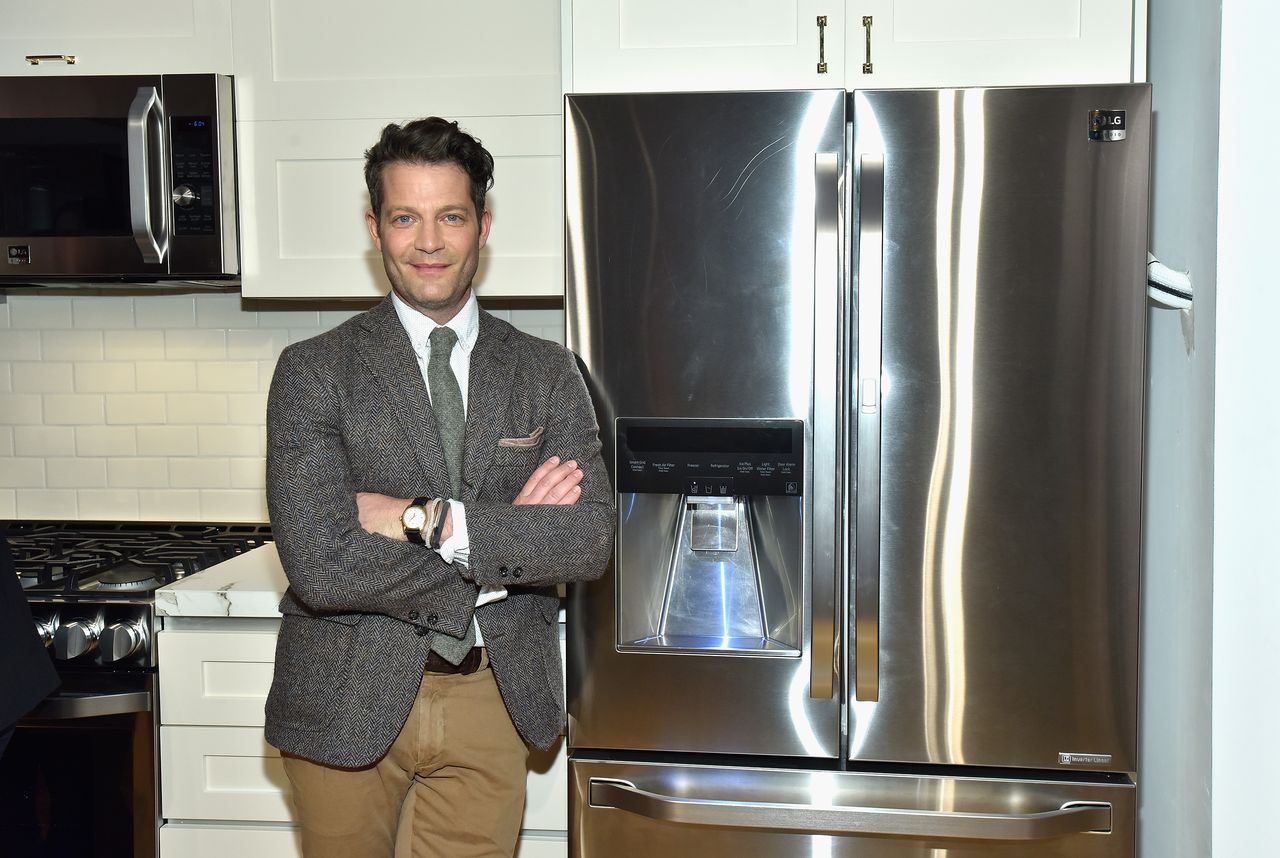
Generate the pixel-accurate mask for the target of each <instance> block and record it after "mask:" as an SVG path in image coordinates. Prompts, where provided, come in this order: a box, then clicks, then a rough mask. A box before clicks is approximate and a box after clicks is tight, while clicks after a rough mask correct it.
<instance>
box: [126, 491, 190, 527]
mask: <svg viewBox="0 0 1280 858" xmlns="http://www.w3.org/2000/svg"><path fill="white" fill-rule="evenodd" d="M138 517H139V518H141V519H142V520H144V521H160V520H163V521H200V520H201V518H200V492H199V491H198V490H196V489H139V490H138Z"/></svg>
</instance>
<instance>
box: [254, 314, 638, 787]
mask: <svg viewBox="0 0 1280 858" xmlns="http://www.w3.org/2000/svg"><path fill="white" fill-rule="evenodd" d="M469 373H470V375H469V378H470V381H469V394H468V406H467V421H466V450H465V454H464V459H465V462H464V466H463V473H462V481H463V488H462V497H461V498H460V500H461V501H463V503H464V504H465V506H466V515H467V529H468V532H469V534H470V543H471V544H470V568H469V570H467V569H462V568H461V567H460V566H459V565H450V564H446V563H445V562H444V561H442V560H441V559H440V557H439V555H438V554H436V552H434V551H431V550H430V549H428V548H426V547H424V546H420V545H415V544H413V543H409V542H402V541H397V540H392V539H388V538H386V537H383V536H379V535H375V534H370V533H368V532H366V531H364V530H363V529H362V528H361V527H360V523H359V520H358V517H357V511H356V503H355V495H356V493H357V492H362V491H366V492H379V493H382V494H387V495H391V496H393V497H405V498H412V497H416V496H419V495H425V496H430V497H448V496H449V495H450V488H449V479H448V475H447V471H446V467H445V462H444V454H443V452H442V450H441V446H440V442H439V436H438V434H437V432H436V428H435V423H434V420H433V418H432V413H431V404H430V399H429V398H428V395H427V390H426V387H425V386H424V384H423V381H422V375H421V373H420V371H419V369H418V364H417V360H416V358H415V356H414V353H413V350H412V347H411V346H410V344H409V338H408V335H407V334H406V333H405V331H404V328H403V326H402V325H401V324H400V321H399V319H398V318H397V316H396V313H395V308H394V307H393V305H392V304H391V299H390V298H387V299H386V300H384V301H383V302H382V303H380V304H378V305H377V306H376V307H374V308H373V309H371V310H369V311H368V312H366V313H363V314H361V315H359V316H357V317H355V318H353V319H351V320H349V321H348V322H346V323H344V324H342V325H339V326H338V327H337V328H334V329H333V330H332V331H329V332H327V333H324V334H321V335H320V336H317V337H313V338H312V339H309V340H306V341H304V342H300V343H296V344H294V345H291V346H289V347H288V348H287V349H285V351H284V353H283V354H281V356H280V360H279V363H278V364H277V366H276V371H275V376H274V378H273V379H272V382H271V394H270V397H269V400H268V405H267V500H268V504H269V508H270V513H271V525H272V529H273V531H274V533H275V538H276V542H277V547H278V548H279V552H280V558H281V561H282V562H283V564H284V569H285V574H286V575H287V576H288V579H289V589H288V591H287V592H286V594H285V597H284V599H283V601H282V602H281V604H280V610H281V612H282V613H283V614H284V618H283V620H282V622H281V627H280V637H279V641H278V643H277V649H276V666H275V679H274V681H273V682H272V685H271V693H270V695H269V697H268V698H267V708H266V715H267V724H266V728H267V729H266V736H267V740H268V741H269V742H270V743H271V744H272V745H274V746H275V747H277V748H279V749H280V750H282V751H287V752H289V753H293V754H296V755H298V756H302V757H306V758H308V759H312V760H315V761H317V762H321V763H325V764H328V765H333V766H345V767H356V766H363V765H368V764H370V763H373V762H375V761H376V760H378V759H379V758H380V757H381V756H382V755H383V754H384V753H385V752H386V750H387V748H389V747H390V745H391V743H392V741H394V739H395V737H396V735H397V734H398V733H399V731H400V728H401V726H402V725H403V724H404V721H405V719H406V718H407V717H408V713H409V709H410V707H411V706H412V705H413V701H414V698H415V696H416V693H417V689H418V685H419V683H420V682H421V679H422V673H423V668H424V665H425V663H426V659H427V653H428V651H429V649H430V644H431V636H432V634H433V633H434V632H437V631H442V632H447V633H448V634H451V635H454V636H459V635H461V634H462V633H463V631H464V630H465V629H466V627H467V624H468V623H470V622H471V619H472V615H473V613H474V615H475V618H476V620H477V622H478V623H479V625H480V630H481V632H482V633H483V635H484V641H485V646H486V647H487V648H488V650H489V659H490V663H491V665H492V668H493V672H494V677H495V678H496V680H497V683H498V688H499V690H500V691H501V693H502V699H503V701H504V702H505V703H506V706H507V711H508V712H509V714H510V715H511V719H512V721H513V722H514V724H515V726H516V728H517V729H518V730H519V732H520V735H521V736H523V737H524V739H525V740H526V741H528V742H529V743H531V744H533V745H537V746H538V747H543V748H545V747H548V746H549V745H551V744H552V743H553V742H554V741H555V739H556V737H557V735H558V734H559V731H560V728H561V726H562V724H563V722H564V699H563V694H562V692H561V684H560V683H561V680H560V648H559V638H558V624H557V613H558V610H559V603H558V600H557V598H556V591H555V585H556V584H559V583H561V582H567V581H579V580H587V579H592V578H595V577H598V576H599V575H600V573H601V572H602V571H603V569H604V566H605V564H606V563H607V561H608V558H609V555H610V552H611V550H612V544H613V507H612V497H613V496H612V491H611V489H610V487H609V480H608V476H607V474H606V473H605V469H604V465H603V462H602V461H601V459H600V441H599V436H598V430H597V426H596V420H595V413H594V411H593V409H592V406H591V401H590V399H589V397H588V395H587V391H586V387H585V385H584V384H583V381H582V376H581V375H580V373H579V372H578V368H577V365H576V363H575V361H574V358H573V355H572V354H571V353H570V352H568V351H566V350H565V349H563V348H561V347H560V346H558V345H556V344H554V343H549V342H546V341H544V340H540V339H537V338H536V337H531V336H529V335H527V334H524V333H522V332H520V331H518V330H516V329H515V328H513V327H512V326H511V325H509V324H507V323H506V322H503V321H501V320H498V319H495V318H494V317H493V316H491V315H490V314H489V313H486V312H484V311H483V310H482V311H481V312H480V332H479V336H478V338H477V340H476V344H475V348H474V349H473V350H472V353H471V366H470V370H469ZM539 429H541V430H542V432H541V433H540V434H539V432H538V430H539ZM517 439H525V443H523V444H521V443H519V440H517ZM500 441H502V443H499V442H500ZM552 455H558V456H560V457H561V458H562V459H566V460H567V459H576V460H577V461H578V463H579V464H580V466H581V468H582V470H583V472H584V476H583V480H582V496H581V498H580V499H579V500H578V502H577V503H576V504H574V505H572V506H512V505H511V501H512V499H513V498H514V497H515V495H516V493H517V492H518V491H519V490H520V488H521V487H522V486H523V485H524V482H525V480H526V479H527V478H528V476H529V475H530V474H531V473H532V472H533V470H534V469H535V468H536V467H537V466H538V465H539V464H541V463H542V462H543V461H544V460H545V459H547V458H548V457H549V456H552ZM464 575H466V576H467V577H465V578H464V577H463V576H464ZM477 584H496V585H502V586H505V587H506V588H507V592H508V596H507V598H506V599H503V600H501V601H497V602H492V603H489V604H486V605H483V606H481V607H480V608H478V609H477V608H475V599H476V585H477Z"/></svg>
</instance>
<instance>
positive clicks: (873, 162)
mask: <svg viewBox="0 0 1280 858" xmlns="http://www.w3.org/2000/svg"><path fill="white" fill-rule="evenodd" d="M1149 134H1150V90H1149V88H1148V87H1147V86H1145V85H1117V86H1090V87H1071V88H1053V87H1046V88H1034V89H1012V88H1010V89H945V90H901V91H857V92H850V93H846V92H844V91H839V90H835V91H825V90H824V91H789V92H781V91H780V92H736V93H664V94H630V95H571V96H569V97H568V98H567V99H566V107H565V135H566V136H565V149H566V180H565V181H566V184H565V189H566V257H567V269H568V291H567V299H566V317H567V327H568V341H569V345H570V347H571V348H572V349H573V350H574V351H576V352H577V353H578V355H579V356H580V358H581V360H582V362H583V365H584V369H585V373H584V374H585V375H586V377H587V382H588V386H589V387H590V389H591V392H592V395H593V398H594V401H595V403H596V408H597V412H598V416H599V419H600V426H601V435H602V438H603V441H604V447H605V458H606V462H607V463H608V464H609V466H610V468H611V469H612V470H611V472H612V476H613V478H614V483H615V485H614V487H615V490H616V501H617V515H618V534H617V539H616V549H615V556H614V561H613V563H612V565H611V567H610V568H609V569H608V570H607V571H606V573H605V575H604V576H603V577H602V578H601V579H600V580H599V581H597V582H594V583H591V584H588V585H584V586H579V587H577V588H575V589H574V591H573V592H572V594H571V597H570V607H569V610H570V623H569V679H568V681H569V690H568V698H569V746H570V781H571V785H570V790H571V804H572V811H571V832H570V841H571V854H572V855H574V856H578V858H603V856H608V858H627V856H648V855H667V856H675V858H683V856H698V858H721V856H723V858H730V856H732V858H740V856H743V855H750V856H753V858H775V856H777V858H781V856H800V855H803V856H840V858H855V856H856V858H865V856H877V858H926V856H928V858H962V856H963V858H969V857H970V856H1009V858H1012V856H1019V858H1042V856H1043V858H1049V856H1055V858H1057V856H1078V857H1079V858H1103V856H1105V858H1122V856H1132V855H1133V854H1134V852H1135V813H1136V811H1135V808H1136V802H1135V790H1136V782H1137V771H1136V770H1137V739H1136V732H1137V683H1138V587H1139V568H1140V556H1139V542H1140V540H1139V528H1140V517H1141V495H1140V486H1141V482H1142V481H1141V467H1142V444H1141V439H1142V417H1143V361H1144V353H1145V335H1146V332H1145V324H1146V322H1145V319H1146V310H1145V297H1144V296H1145V288H1144V265H1145V252H1146V241H1147V185H1148V169H1149V164H1148V153H1149V145H1150V144H1149Z"/></svg>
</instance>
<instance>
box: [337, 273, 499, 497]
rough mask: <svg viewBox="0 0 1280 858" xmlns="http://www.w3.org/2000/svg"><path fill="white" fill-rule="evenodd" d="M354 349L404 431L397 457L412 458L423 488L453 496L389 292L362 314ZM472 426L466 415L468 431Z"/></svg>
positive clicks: (427, 403)
mask: <svg viewBox="0 0 1280 858" xmlns="http://www.w3.org/2000/svg"><path fill="white" fill-rule="evenodd" d="M356 352H357V354H358V355H359V356H360V360H361V361H363V362H364V364H365V366H366V367H368V369H369V372H370V373H372V375H373V377H374V379H376V381H377V383H378V384H380V385H381V386H382V388H383V389H384V390H385V391H386V393H387V396H386V401H387V402H388V403H389V404H390V407H391V409H392V411H393V412H394V413H395V415H396V418H397V419H398V420H399V421H400V425H401V427H402V428H403V429H404V437H405V438H406V439H408V442H409V446H408V448H407V449H406V450H404V451H403V453H400V454H399V455H404V456H412V457H413V459H414V461H415V462H416V464H417V470H419V471H421V472H422V473H423V474H425V475H426V477H427V481H428V485H427V486H426V487H425V488H427V489H429V490H430V492H429V493H430V494H432V495H434V496H436V497H448V496H449V495H450V494H451V491H450V488H449V479H448V472H447V470H446V468H445V463H444V449H443V448H442V447H441V446H440V433H439V432H438V431H437V430H436V421H435V416H434V414H433V413H432V411H431V398H430V397H429V396H428V395H427V387H426V385H425V384H424V383H423V381H422V373H421V372H420V371H419V370H418V357H417V355H415V354H414V352H413V346H412V345H410V343H409V335H408V334H407V333H405V330H404V326H403V325H401V324H400V319H399V317H398V316H397V315H396V309H395V307H394V306H393V305H392V303H391V297H390V296H389V295H388V296H387V297H386V298H384V299H383V301H382V303H380V304H378V305H377V306H376V307H374V308H373V309H372V310H370V311H369V312H368V313H366V314H365V315H364V316H363V317H362V320H361V335H360V336H359V337H358V338H357V340H356ZM470 425H471V421H470V418H468V420H467V426H468V429H469V428H470ZM387 443H388V447H389V448H391V450H392V451H393V455H396V454H397V453H396V452H395V451H394V447H395V440H394V439H388V442H387ZM495 443H496V441H495ZM406 464H408V463H406Z"/></svg>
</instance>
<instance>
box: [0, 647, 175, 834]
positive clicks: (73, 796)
mask: <svg viewBox="0 0 1280 858" xmlns="http://www.w3.org/2000/svg"><path fill="white" fill-rule="evenodd" d="M155 708H156V694H155V674H153V673H141V672H138V673H118V674H84V675H77V674H67V673H64V674H63V675H62V687H61V688H60V689H59V690H58V691H57V692H55V693H54V694H52V695H50V696H49V697H48V698H47V699H46V700H45V701H44V702H43V703H41V704H40V705H39V706H38V707H37V708H36V709H35V710H34V711H33V712H31V713H30V714H29V715H28V716H27V717H26V718H24V719H22V720H21V721H19V722H18V726H17V729H16V730H15V731H14V734H13V738H12V739H11V740H10V742H9V747H8V749H7V750H6V751H5V752H4V756H3V758H0V843H2V844H3V849H0V851H3V853H4V854H5V855H6V856H12V858H57V856H76V858H156V854H157V852H156V848H157V847H156V842H157V839H156V831H157V827H158V824H159V806H158V800H157V793H156V752H155V729H154V726H153V723H154V722H153V716H154V712H155Z"/></svg>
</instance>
